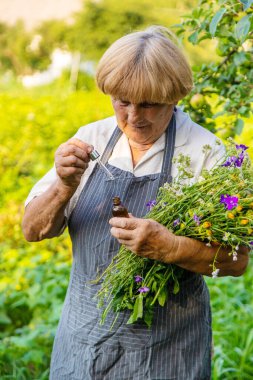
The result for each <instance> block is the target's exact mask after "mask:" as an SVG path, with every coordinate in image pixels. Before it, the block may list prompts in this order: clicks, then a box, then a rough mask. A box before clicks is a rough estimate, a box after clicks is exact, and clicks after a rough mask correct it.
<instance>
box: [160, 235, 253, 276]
mask: <svg viewBox="0 0 253 380" xmlns="http://www.w3.org/2000/svg"><path fill="white" fill-rule="evenodd" d="M248 252H249V250H248V249H247V248H246V247H240V248H239V250H238V255H237V261H234V260H233V255H231V248H230V247H221V246H217V245H215V246H211V247H209V246H207V245H206V243H203V242H200V241H197V240H195V239H190V238H187V237H183V236H177V237H176V239H175V252H174V253H173V254H171V255H170V254H168V256H167V258H168V261H173V263H174V264H176V265H178V266H180V267H182V268H184V269H187V270H189V271H192V272H195V273H201V274H204V275H208V276H210V275H211V274H212V272H213V270H214V267H213V263H214V264H215V267H216V268H217V269H219V273H218V275H219V276H240V275H242V274H243V273H244V271H245V269H246V267H247V264H248ZM170 256H171V257H170Z"/></svg>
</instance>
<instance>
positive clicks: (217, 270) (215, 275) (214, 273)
mask: <svg viewBox="0 0 253 380" xmlns="http://www.w3.org/2000/svg"><path fill="white" fill-rule="evenodd" d="M219 271H220V270H219V269H215V270H214V271H213V272H212V278H216V277H218V274H219Z"/></svg>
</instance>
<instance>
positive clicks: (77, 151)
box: [59, 144, 90, 162]
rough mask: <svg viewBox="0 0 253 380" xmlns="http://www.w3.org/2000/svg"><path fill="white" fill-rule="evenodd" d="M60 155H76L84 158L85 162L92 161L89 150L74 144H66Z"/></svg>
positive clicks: (81, 158)
mask: <svg viewBox="0 0 253 380" xmlns="http://www.w3.org/2000/svg"><path fill="white" fill-rule="evenodd" d="M59 155H60V156H62V157H68V156H76V157H78V158H80V160H83V161H84V162H89V161H90V157H89V151H88V150H84V149H81V148H79V147H77V146H75V145H72V144H66V145H65V146H63V147H62V149H61V151H60V152H59Z"/></svg>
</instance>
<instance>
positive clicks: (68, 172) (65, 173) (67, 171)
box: [57, 166, 84, 178]
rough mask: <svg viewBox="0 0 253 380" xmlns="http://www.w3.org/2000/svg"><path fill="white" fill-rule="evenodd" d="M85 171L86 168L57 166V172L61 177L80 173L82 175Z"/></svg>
mask: <svg viewBox="0 0 253 380" xmlns="http://www.w3.org/2000/svg"><path fill="white" fill-rule="evenodd" d="M83 172H84V170H83V169H80V168H65V167H63V166H61V167H60V168H57V174H58V175H59V177H61V178H68V177H74V176H79V175H82V174H83Z"/></svg>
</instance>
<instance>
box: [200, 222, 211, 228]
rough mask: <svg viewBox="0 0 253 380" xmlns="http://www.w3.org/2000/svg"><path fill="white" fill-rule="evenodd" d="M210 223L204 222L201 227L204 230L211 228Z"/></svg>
mask: <svg viewBox="0 0 253 380" xmlns="http://www.w3.org/2000/svg"><path fill="white" fill-rule="evenodd" d="M211 225H212V224H211V223H210V222H204V223H203V224H202V226H203V227H204V228H210V227H211Z"/></svg>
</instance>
